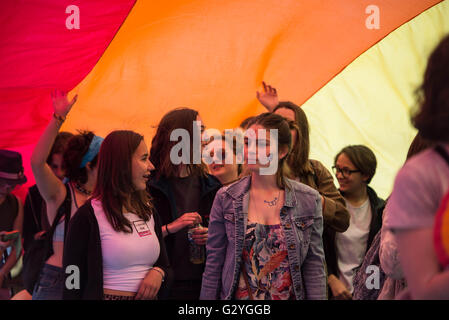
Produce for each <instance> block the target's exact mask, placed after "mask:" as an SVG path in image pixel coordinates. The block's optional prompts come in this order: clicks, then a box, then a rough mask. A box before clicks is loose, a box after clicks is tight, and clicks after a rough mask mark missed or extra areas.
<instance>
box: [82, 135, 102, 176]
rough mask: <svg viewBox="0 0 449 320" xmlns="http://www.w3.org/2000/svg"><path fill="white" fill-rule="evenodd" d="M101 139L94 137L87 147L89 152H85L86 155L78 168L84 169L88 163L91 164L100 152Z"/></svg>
mask: <svg viewBox="0 0 449 320" xmlns="http://www.w3.org/2000/svg"><path fill="white" fill-rule="evenodd" d="M103 140H104V139H103V138H102V137H99V136H94V137H93V139H92V141H91V142H90V145H89V150H87V152H86V154H85V155H84V157H83V160H81V164H80V168H84V167H85V166H86V164H87V163H88V162H91V161H92V160H93V159H94V158H95V156H96V155H97V154H98V152H100V147H101V143H102V142H103Z"/></svg>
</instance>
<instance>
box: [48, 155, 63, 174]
mask: <svg viewBox="0 0 449 320" xmlns="http://www.w3.org/2000/svg"><path fill="white" fill-rule="evenodd" d="M50 168H51V170H52V171H53V173H54V174H55V176H57V177H58V179H59V180H63V179H64V176H65V170H64V168H63V166H62V154H61V153H54V154H53V155H52V156H51V161H50Z"/></svg>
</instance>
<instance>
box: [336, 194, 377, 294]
mask: <svg viewBox="0 0 449 320" xmlns="http://www.w3.org/2000/svg"><path fill="white" fill-rule="evenodd" d="M346 208H347V209H348V211H349V214H350V215H351V219H350V222H349V228H348V229H347V230H346V231H345V232H343V233H340V232H337V233H336V235H335V243H336V246H337V257H338V258H337V262H338V269H339V270H340V281H342V282H343V283H344V284H345V286H346V288H348V290H349V292H351V293H352V292H353V291H354V287H353V285H352V281H353V279H354V276H355V272H356V269H357V268H358V267H359V266H360V265H361V264H362V262H363V259H364V258H365V253H366V246H367V242H368V236H369V230H370V224H371V218H372V212H371V205H370V202H369V199H366V201H365V202H364V203H363V204H362V205H361V206H360V207H354V206H352V205H351V204H350V203H349V202H348V201H346Z"/></svg>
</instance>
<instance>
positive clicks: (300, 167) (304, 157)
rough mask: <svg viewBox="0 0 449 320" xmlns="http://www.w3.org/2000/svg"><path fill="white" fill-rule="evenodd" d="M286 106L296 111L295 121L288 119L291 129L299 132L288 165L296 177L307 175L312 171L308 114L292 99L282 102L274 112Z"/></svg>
mask: <svg viewBox="0 0 449 320" xmlns="http://www.w3.org/2000/svg"><path fill="white" fill-rule="evenodd" d="M281 108H285V109H289V110H292V111H293V112H294V113H295V121H293V122H292V121H288V122H289V125H290V129H294V130H295V131H296V134H297V136H298V137H297V139H296V143H295V145H294V146H293V147H292V152H291V153H290V155H289V158H288V159H287V162H288V165H289V167H290V169H291V171H292V173H293V175H295V176H296V177H301V176H304V175H306V174H307V173H308V172H309V171H310V169H311V168H310V165H309V153H310V138H309V122H308V121H307V116H306V114H305V112H304V110H302V109H301V108H300V107H298V106H297V105H296V104H294V103H293V102H290V101H282V102H280V103H279V104H278V105H277V106H276V108H274V110H273V112H276V110H278V109H281Z"/></svg>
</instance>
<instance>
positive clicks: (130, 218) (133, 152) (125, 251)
mask: <svg viewBox="0 0 449 320" xmlns="http://www.w3.org/2000/svg"><path fill="white" fill-rule="evenodd" d="M153 169H154V167H153V165H152V164H151V162H150V161H149V159H148V149H147V146H146V144H145V141H144V140H143V136H141V135H140V134H137V133H135V132H133V131H113V132H111V133H110V134H109V135H108V136H107V137H106V139H105V140H104V142H103V144H102V147H101V150H100V154H99V164H98V178H97V185H96V188H95V190H94V192H93V195H92V199H91V200H90V201H88V202H87V203H86V204H85V205H84V206H83V207H81V208H80V210H79V211H78V212H77V214H76V215H75V217H73V219H72V221H71V222H70V225H69V231H68V234H67V239H66V244H65V250H64V267H66V266H69V265H76V266H78V267H79V269H80V275H81V283H80V289H79V290H78V291H77V290H76V289H75V290H70V288H65V289H64V290H65V291H64V299H105V300H124V299H126V300H128V299H154V298H156V296H157V294H158V291H159V289H160V287H161V284H162V282H163V281H164V278H165V274H166V270H167V269H166V268H165V266H167V265H168V263H161V260H164V262H165V260H166V254H165V246H163V245H161V244H160V239H159V238H162V231H161V226H160V223H159V219H158V216H157V214H156V212H155V210H154V208H153V205H152V204H151V201H150V198H149V195H148V193H147V192H146V183H147V180H148V177H149V175H150V170H153ZM83 232H84V234H83ZM162 242H163V241H162ZM98 244H99V245H98ZM86 248H87V249H86ZM86 250H87V252H86ZM164 269H165V270H164ZM69 276H70V275H66V278H67V279H68V277H69ZM83 276H84V277H83Z"/></svg>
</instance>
